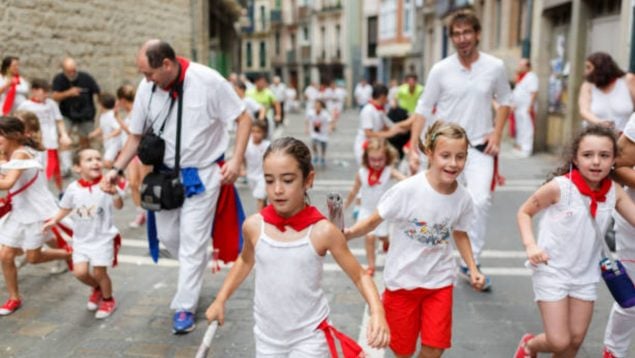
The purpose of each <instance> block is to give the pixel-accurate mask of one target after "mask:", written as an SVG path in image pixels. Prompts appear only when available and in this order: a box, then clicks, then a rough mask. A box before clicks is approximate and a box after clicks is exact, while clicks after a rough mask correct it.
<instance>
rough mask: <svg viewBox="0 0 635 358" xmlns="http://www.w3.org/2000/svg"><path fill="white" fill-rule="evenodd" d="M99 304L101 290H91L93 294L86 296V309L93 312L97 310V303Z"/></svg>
mask: <svg viewBox="0 0 635 358" xmlns="http://www.w3.org/2000/svg"><path fill="white" fill-rule="evenodd" d="M100 302H101V290H99V289H96V288H93V292H92V293H91V294H90V296H88V303H86V308H87V309H88V310H89V311H95V310H97V308H99V303H100Z"/></svg>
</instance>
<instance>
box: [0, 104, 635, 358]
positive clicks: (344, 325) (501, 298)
mask: <svg viewBox="0 0 635 358" xmlns="http://www.w3.org/2000/svg"><path fill="white" fill-rule="evenodd" d="M288 119H289V120H288V125H287V127H286V128H285V130H284V134H285V135H291V136H296V137H298V138H301V139H304V140H307V135H306V134H305V133H304V122H303V117H302V116H301V115H300V114H291V115H289V118H288ZM357 125H358V116H357V112H356V111H354V110H349V111H347V112H345V114H344V115H343V117H342V118H341V120H340V123H339V126H338V129H337V131H336V132H335V133H334V134H333V135H332V136H331V140H330V142H329V148H328V153H327V163H326V166H325V168H319V169H318V170H317V177H316V182H315V185H314V187H313V189H311V191H310V196H311V201H312V203H313V204H314V205H316V206H317V207H318V208H320V209H321V210H323V212H325V213H326V194H327V193H329V192H332V191H336V192H339V193H341V194H342V195H346V193H347V191H348V190H350V188H351V187H352V183H353V179H354V175H355V172H356V169H357V168H356V167H355V163H354V159H353V141H354V137H355V133H356V130H357ZM307 142H308V140H307ZM510 149H511V145H510V144H509V143H505V145H504V153H503V154H502V155H501V173H502V175H504V176H505V178H506V183H505V185H504V186H501V187H499V188H498V190H497V191H496V193H495V195H494V200H493V207H492V210H491V215H490V217H489V227H488V234H487V244H486V250H485V252H484V253H483V258H482V266H483V268H484V272H485V273H486V274H489V275H491V277H492V282H493V290H492V291H491V292H489V293H479V292H475V291H473V290H472V289H471V288H470V287H469V286H468V285H467V284H466V283H465V282H463V281H458V282H457V283H456V287H455V294H454V324H453V347H452V348H451V349H450V350H449V351H447V353H446V354H445V355H444V357H496V358H497V357H511V356H512V354H513V353H514V350H515V348H516V344H517V342H518V340H519V338H520V337H521V336H522V335H523V334H524V333H525V332H534V333H535V332H539V331H541V329H542V328H541V320H540V316H539V312H538V309H537V306H536V305H535V303H534V302H533V292H532V289H531V281H530V276H529V271H528V270H526V269H525V268H524V266H523V262H524V260H525V255H524V251H523V249H522V245H521V242H520V238H519V234H518V231H517V229H516V222H515V215H516V211H517V209H518V207H519V206H520V204H521V203H522V202H523V201H524V200H525V199H526V198H527V197H528V196H529V195H530V194H531V193H532V191H534V190H535V189H536V188H537V187H538V186H539V185H540V184H541V183H542V182H543V181H544V179H545V177H546V175H547V173H548V172H549V171H551V170H552V169H554V168H555V166H556V164H557V159H558V158H557V157H555V156H553V155H548V154H538V155H536V156H534V157H531V158H527V159H518V158H515V157H514V156H512V155H511V154H510V152H511V150H510ZM237 185H238V187H239V189H240V193H241V197H242V198H243V203H244V204H245V208H246V211H247V212H248V213H253V212H254V203H253V200H252V199H251V197H250V193H249V191H248V189H247V185H246V183H245V182H244V181H242V180H239V181H238V183H237ZM134 214H135V211H134V208H133V207H132V204H131V201H130V199H129V198H128V199H126V205H125V207H124V209H123V210H121V211H120V212H118V213H117V216H116V223H117V226H118V227H119V229H120V230H121V232H122V235H123V237H124V243H123V248H122V250H121V254H120V262H121V264H120V265H119V266H118V267H116V268H114V269H112V270H111V271H110V272H111V275H112V280H113V286H114V295H115V298H116V299H117V301H118V304H119V306H118V309H117V310H116V312H115V313H114V314H113V315H112V316H111V317H109V318H107V319H105V320H96V319H95V318H94V317H93V314H92V313H91V312H88V311H87V310H86V308H85V303H86V299H87V298H88V295H89V293H90V292H89V291H90V290H89V289H88V288H87V287H85V286H83V285H82V284H81V283H80V282H79V281H77V280H76V279H75V278H73V276H72V275H71V274H69V273H65V274H60V275H51V274H50V273H49V271H50V268H51V265H50V264H43V265H39V266H29V265H27V266H25V267H23V268H22V269H21V270H20V272H19V280H20V288H21V292H22V295H23V307H22V308H21V309H20V310H18V311H17V312H16V313H15V314H13V315H10V316H7V317H0V357H193V356H194V353H195V352H196V349H197V347H198V344H199V343H200V341H201V339H202V337H203V334H204V331H205V329H204V328H205V326H206V325H207V323H206V321H205V318H204V311H205V309H206V308H207V306H208V305H209V303H211V301H212V300H213V299H214V296H215V294H216V293H217V291H218V289H219V287H220V285H221V283H222V281H223V279H224V277H225V275H226V274H227V272H228V269H227V268H226V267H225V268H223V269H222V270H221V272H220V273H216V274H212V273H211V270H210V272H209V274H207V275H206V277H205V281H204V287H203V291H202V295H201V299H200V303H199V310H198V312H197V324H198V327H197V329H196V330H195V331H194V332H192V333H190V334H188V335H183V336H175V335H172V334H171V316H172V312H171V311H170V309H169V303H170V300H171V297H172V294H173V293H174V290H175V286H176V279H177V265H178V263H177V262H176V261H175V260H173V259H171V258H169V257H168V255H167V254H165V253H164V255H163V256H164V257H162V258H161V259H160V261H159V264H154V263H152V261H151V259H150V258H149V256H148V253H147V251H148V250H147V244H146V236H145V230H144V229H143V228H140V229H130V228H129V227H128V222H130V221H131V220H132V218H133V217H134ZM346 221H347V224H348V225H350V224H351V223H352V218H351V212H350V211H349V212H347V213H346ZM351 248H352V251H353V253H354V254H355V256H356V257H357V259H358V260H359V261H360V262H361V263H362V264H365V255H364V250H363V240H354V241H352V242H351ZM381 261H382V257H380V262H381ZM375 281H376V282H377V284H378V286H380V287H381V286H382V275H381V269H380V270H379V271H378V272H377V274H376V276H375ZM323 286H324V290H325V292H326V294H327V297H328V300H329V303H330V306H331V312H332V314H331V320H332V321H333V323H334V324H335V326H337V327H338V329H340V330H341V331H343V332H345V333H346V334H348V335H349V336H351V337H354V338H358V337H360V342H362V343H363V341H364V336H365V333H364V328H363V327H364V324H365V310H366V307H365V303H364V301H363V299H362V297H361V296H360V295H359V293H358V292H357V290H356V288H355V287H354V285H353V283H352V282H351V281H350V280H349V279H348V277H347V276H346V275H345V274H344V273H343V272H342V271H341V270H340V269H339V267H338V266H337V265H336V264H335V262H334V261H333V259H332V258H330V257H329V258H327V260H326V264H325V273H324V281H323ZM253 289H254V286H253V275H251V276H250V277H249V278H248V279H247V280H246V281H245V283H244V284H243V285H242V286H241V287H240V289H238V290H237V291H236V293H235V294H234V296H233V297H232V298H231V299H230V300H229V302H228V303H227V306H226V307H227V312H226V323H225V325H224V326H222V327H220V328H219V329H218V331H217V334H216V336H215V338H214V340H213V342H212V350H211V355H212V356H214V357H253V352H254V351H253V333H252V328H253V313H252V298H253ZM6 298H7V294H6V288H5V286H4V283H3V282H2V283H0V301H4V300H6ZM612 302H613V300H612V299H611V297H610V295H609V294H608V291H607V290H606V288H605V287H604V286H602V285H601V287H600V289H599V299H598V301H597V303H596V305H595V309H594V316H593V322H592V323H591V327H590V329H589V332H588V335H587V338H586V340H585V342H584V345H583V347H582V350H581V351H580V354H579V357H599V356H600V355H601V350H602V338H603V335H604V328H605V325H606V322H607V318H608V314H609V311H610V307H611V304H612ZM631 352H633V354H632V355H633V356H635V347H632V349H631ZM368 353H369V356H373V357H383V356H385V357H392V354H391V353H389V352H383V351H373V352H370V351H369V352H368Z"/></svg>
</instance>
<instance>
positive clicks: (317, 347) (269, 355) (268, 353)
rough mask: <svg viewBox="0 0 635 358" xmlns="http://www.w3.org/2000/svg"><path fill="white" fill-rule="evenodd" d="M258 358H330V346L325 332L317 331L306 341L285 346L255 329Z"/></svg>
mask: <svg viewBox="0 0 635 358" xmlns="http://www.w3.org/2000/svg"><path fill="white" fill-rule="evenodd" d="M254 339H255V341H256V358H329V357H330V356H331V354H330V352H329V347H328V344H327V343H326V336H325V335H324V331H321V330H315V332H313V334H312V335H311V336H309V337H307V338H305V339H302V340H300V341H297V342H295V343H292V344H283V343H282V342H275V341H273V340H270V339H268V338H267V337H266V336H265V335H264V334H262V333H260V330H259V329H258V328H256V327H254Z"/></svg>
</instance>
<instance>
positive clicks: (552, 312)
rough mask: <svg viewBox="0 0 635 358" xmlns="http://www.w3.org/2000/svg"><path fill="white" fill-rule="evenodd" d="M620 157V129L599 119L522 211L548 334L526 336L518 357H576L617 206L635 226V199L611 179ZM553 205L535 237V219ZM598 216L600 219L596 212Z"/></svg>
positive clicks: (521, 226)
mask: <svg viewBox="0 0 635 358" xmlns="http://www.w3.org/2000/svg"><path fill="white" fill-rule="evenodd" d="M616 156H617V144H616V139H615V134H614V132H613V130H612V129H610V128H607V127H604V126H600V125H592V126H589V127H587V128H585V129H583V130H582V131H581V132H580V134H579V135H578V136H577V137H576V138H575V139H574V141H573V144H572V146H571V151H570V154H569V157H568V160H567V161H566V163H565V165H564V166H562V167H561V168H559V169H558V170H556V172H555V173H554V177H553V179H552V180H550V181H548V182H547V183H546V184H544V185H543V186H542V187H540V188H539V189H538V190H537V191H536V192H535V193H534V194H533V195H532V196H531V197H530V198H529V199H527V201H526V202H525V203H524V204H523V205H522V206H521V207H520V209H519V210H518V227H519V229H520V235H521V237H522V241H523V244H524V245H525V250H526V251H527V257H528V262H527V263H526V265H527V266H528V267H529V268H531V269H532V271H533V274H532V281H533V288H534V294H535V301H536V303H537V304H538V308H539V309H540V312H541V316H542V319H543V327H544V329H545V333H541V334H538V335H536V336H533V335H531V334H525V335H524V336H523V337H522V339H521V341H520V343H519V345H518V348H517V350H516V354H515V356H514V357H517V358H523V357H536V356H537V354H538V353H539V352H550V353H553V354H554V357H574V356H576V354H577V352H578V350H579V349H580V346H581V345H582V342H583V340H584V337H585V335H586V332H587V329H588V327H589V324H590V323H591V316H592V314H593V303H594V301H595V300H596V298H597V292H596V291H597V283H598V282H599V281H600V268H599V267H598V266H599V262H600V251H601V245H602V244H601V243H600V242H599V241H598V240H597V239H596V233H595V229H594V225H593V222H592V220H595V221H596V222H597V225H598V226H599V227H600V228H601V230H606V229H607V226H608V223H609V219H610V217H611V214H612V212H613V209H615V210H616V211H617V212H618V213H620V214H621V215H622V217H624V219H625V220H626V221H628V222H629V223H630V224H631V225H635V204H634V203H633V202H632V201H631V200H630V198H629V197H628V196H627V194H626V193H625V192H624V189H622V188H621V187H620V186H619V185H616V184H615V183H613V181H612V180H611V179H610V178H609V175H610V174H611V171H612V167H613V165H614V164H615V159H616ZM543 209H544V210H545V213H544V216H543V218H542V221H541V222H540V229H539V234H538V242H536V240H535V238H534V233H533V229H532V218H533V217H534V216H535V215H536V214H538V213H539V212H540V211H542V210H543ZM591 216H592V217H593V219H592V218H591Z"/></svg>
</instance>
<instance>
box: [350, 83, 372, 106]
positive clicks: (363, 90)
mask: <svg viewBox="0 0 635 358" xmlns="http://www.w3.org/2000/svg"><path fill="white" fill-rule="evenodd" d="M353 94H354V95H355V101H357V105H359V106H364V105H366V103H368V101H370V99H371V98H372V97H373V87H372V86H371V85H369V84H366V85H365V86H363V85H362V84H361V83H358V84H357V86H355V92H354V93H353Z"/></svg>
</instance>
